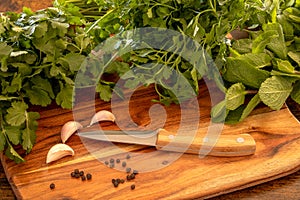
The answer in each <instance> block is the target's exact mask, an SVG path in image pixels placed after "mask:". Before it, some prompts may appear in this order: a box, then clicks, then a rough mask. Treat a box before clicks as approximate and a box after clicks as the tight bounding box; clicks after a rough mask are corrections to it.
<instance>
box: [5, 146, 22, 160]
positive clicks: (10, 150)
mask: <svg viewBox="0 0 300 200" xmlns="http://www.w3.org/2000/svg"><path fill="white" fill-rule="evenodd" d="M5 155H6V156H7V157H8V158H10V159H11V160H14V161H15V162H16V163H21V162H24V161H25V160H24V159H23V158H22V157H21V156H20V155H19V154H18V153H17V152H16V151H15V150H14V148H13V146H12V145H11V144H8V147H7V149H6V151H5Z"/></svg>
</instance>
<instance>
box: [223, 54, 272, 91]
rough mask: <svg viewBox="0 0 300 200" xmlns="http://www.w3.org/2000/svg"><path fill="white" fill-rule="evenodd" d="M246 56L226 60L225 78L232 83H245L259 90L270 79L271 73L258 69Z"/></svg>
mask: <svg viewBox="0 0 300 200" xmlns="http://www.w3.org/2000/svg"><path fill="white" fill-rule="evenodd" d="M244 58H245V56H239V57H237V58H232V57H228V58H227V60H226V71H225V73H224V74H223V78H224V79H225V80H227V81H229V82H232V83H239V82H240V83H243V84H244V85H248V86H250V87H253V88H259V87H260V85H261V83H262V82H263V81H265V80H266V79H267V78H268V77H269V74H270V73H269V72H268V71H265V70H262V69H258V68H257V66H256V65H254V64H253V62H252V63H250V62H249V60H245V59H244Z"/></svg>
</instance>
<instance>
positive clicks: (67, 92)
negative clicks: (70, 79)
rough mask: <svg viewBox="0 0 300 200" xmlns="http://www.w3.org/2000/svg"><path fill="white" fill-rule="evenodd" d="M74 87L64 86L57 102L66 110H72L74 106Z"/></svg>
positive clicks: (57, 97)
mask: <svg viewBox="0 0 300 200" xmlns="http://www.w3.org/2000/svg"><path fill="white" fill-rule="evenodd" d="M73 89H74V88H73V87H72V86H71V85H62V84H61V89H60V92H59V93H58V94H57V96H56V98H55V100H56V103H57V104H58V105H60V106H61V107H62V108H65V109H71V108H72V105H73Z"/></svg>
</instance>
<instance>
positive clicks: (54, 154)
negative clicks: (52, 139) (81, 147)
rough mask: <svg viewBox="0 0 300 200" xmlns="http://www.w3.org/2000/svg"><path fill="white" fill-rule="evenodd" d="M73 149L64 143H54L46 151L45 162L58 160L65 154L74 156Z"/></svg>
mask: <svg viewBox="0 0 300 200" xmlns="http://www.w3.org/2000/svg"><path fill="white" fill-rule="evenodd" d="M74 155H75V153H74V150H73V149H72V148H71V147H70V146H68V145H66V144H62V143H59V144H56V145H54V146H52V147H51V149H50V150H49V151H48V154H47V159H46V163H47V164H48V163H51V162H53V161H56V160H59V159H61V158H63V157H65V156H74Z"/></svg>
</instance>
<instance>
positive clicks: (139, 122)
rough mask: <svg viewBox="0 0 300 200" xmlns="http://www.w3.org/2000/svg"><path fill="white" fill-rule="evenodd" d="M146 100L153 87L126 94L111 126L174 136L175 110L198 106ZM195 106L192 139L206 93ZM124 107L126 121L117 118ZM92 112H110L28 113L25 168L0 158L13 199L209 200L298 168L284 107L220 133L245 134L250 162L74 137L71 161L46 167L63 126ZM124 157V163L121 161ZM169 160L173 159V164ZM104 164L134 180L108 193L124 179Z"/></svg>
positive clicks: (294, 135) (295, 133) (297, 136)
mask: <svg viewBox="0 0 300 200" xmlns="http://www.w3.org/2000/svg"><path fill="white" fill-rule="evenodd" d="M86 94H87V95H86V96H91V95H89V94H88V93H86ZM153 98H156V94H155V92H154V90H153V88H141V89H139V90H138V91H136V92H135V93H134V94H133V96H132V97H131V99H130V101H129V106H128V103H126V102H121V101H120V102H117V104H114V107H115V108H114V109H113V111H114V114H115V115H116V118H117V123H118V125H119V126H120V127H122V128H124V127H125V128H133V127H134V126H138V127H147V128H149V127H150V128H153V127H157V126H161V125H164V128H166V129H167V130H176V129H177V128H178V124H179V122H180V116H181V112H182V110H181V109H195V106H198V105H194V104H189V103H187V104H184V105H181V108H180V106H179V105H171V106H169V107H161V106H158V104H155V103H151V99H153ZM198 103H199V108H200V109H199V110H200V122H199V132H202V133H205V132H206V131H207V128H208V126H209V122H210V118H209V112H210V107H211V106H210V98H209V94H208V91H207V90H206V89H205V88H203V89H202V90H201V91H200V95H199V97H198ZM94 104H95V107H94ZM153 105H154V107H153ZM151 106H152V108H151ZM127 107H129V113H130V115H131V117H130V118H128V116H126V112H123V111H124V110H126V108H127ZM94 109H95V110H96V111H99V110H110V109H111V103H110V102H106V103H105V102H102V101H99V100H96V101H95V102H93V101H90V100H88V99H86V100H84V101H82V102H81V103H79V104H78V106H76V107H75V108H74V110H73V111H71V110H63V109H61V108H58V107H57V106H55V105H52V106H49V107H47V108H33V110H38V111H39V112H40V114H41V119H40V120H39V128H38V131H37V143H36V145H35V146H34V148H33V150H32V152H31V153H30V154H29V155H27V156H26V157H25V159H26V162H25V163H22V164H15V163H14V162H12V161H10V160H8V159H7V158H6V157H5V156H4V155H1V161H2V164H3V167H4V169H5V171H6V174H7V177H8V180H9V182H10V183H11V185H12V187H13V190H14V192H15V194H16V196H17V198H18V199H30V200H32V199H191V198H208V197H213V196H218V195H221V194H224V193H228V192H232V191H235V190H239V189H242V188H246V187H249V186H253V185H256V184H260V183H263V182H266V181H269V180H272V179H276V178H279V177H282V176H285V175H287V174H290V173H293V172H295V171H297V170H299V169H300V153H299V151H300V145H299V144H300V125H299V122H298V121H297V120H296V119H295V118H294V116H293V115H292V114H291V113H290V111H289V110H288V108H287V107H284V108H283V109H281V110H279V111H271V110H269V109H268V108H266V107H261V108H259V109H256V110H255V111H254V112H253V113H252V115H251V116H250V117H248V118H247V119H246V120H245V121H243V122H242V123H240V124H238V125H225V126H224V127H223V130H222V134H240V133H249V134H251V135H252V136H253V137H254V139H255V141H256V144H257V149H256V153H255V154H254V155H251V156H242V157H230V158H229V157H212V156H206V157H204V158H199V156H197V155H191V154H184V155H178V154H176V153H175V154H174V153H170V152H160V151H156V150H155V149H154V148H151V147H145V146H138V145H124V144H123V145H117V146H116V144H110V143H105V142H96V141H91V140H85V141H84V140H83V141H81V140H80V138H79V137H78V136H76V135H73V136H72V137H71V138H70V139H69V140H68V141H67V144H68V145H69V146H71V147H72V148H73V149H74V151H75V156H73V157H71V156H68V157H64V158H62V159H60V160H58V161H56V162H53V163H50V164H46V163H45V162H46V155H47V152H48V150H49V149H50V148H51V146H53V145H55V144H57V143H60V142H61V140H60V130H61V128H62V126H63V124H64V123H66V122H68V121H71V120H74V118H76V120H77V121H80V123H82V124H83V125H87V124H88V123H89V121H90V119H91V117H92V115H93V114H94ZM149 111H150V112H149ZM164 118H165V119H164ZM164 122H165V123H164ZM191 123H192V122H191ZM99 125H100V126H101V127H102V128H103V129H116V127H117V126H116V124H114V123H110V122H101V123H100V124H99ZM121 152H123V153H121ZM127 155H130V156H131V158H130V159H127V158H126V156H127ZM176 156H177V157H178V158H176V159H173V158H174V157H176ZM110 158H114V159H116V158H119V159H120V160H121V162H123V161H125V162H126V163H127V166H128V167H132V168H134V169H137V170H139V171H140V173H139V174H137V176H136V178H135V179H134V180H131V181H125V183H124V184H120V185H119V186H118V187H117V188H115V187H114V186H113V184H112V182H111V180H112V179H113V178H126V175H127V174H126V172H125V171H124V168H122V166H121V164H118V163H116V164H115V167H114V168H111V167H108V166H106V165H105V164H104V161H108V160H109V159H110ZM172 159H173V160H172ZM149 161H150V163H149ZM76 168H77V169H80V170H83V171H85V172H86V173H87V172H89V173H91V174H92V176H93V178H92V180H90V181H84V182H83V181H81V180H78V179H74V178H72V177H71V176H70V173H71V172H72V171H74V169H76ZM144 169H146V170H144ZM51 183H55V185H56V188H55V189H54V190H50V188H49V185H50V184H51ZM132 184H135V186H136V188H135V189H134V190H131V189H130V186H131V185H132Z"/></svg>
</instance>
